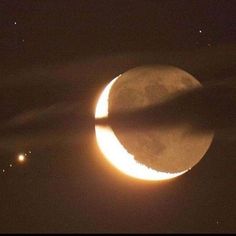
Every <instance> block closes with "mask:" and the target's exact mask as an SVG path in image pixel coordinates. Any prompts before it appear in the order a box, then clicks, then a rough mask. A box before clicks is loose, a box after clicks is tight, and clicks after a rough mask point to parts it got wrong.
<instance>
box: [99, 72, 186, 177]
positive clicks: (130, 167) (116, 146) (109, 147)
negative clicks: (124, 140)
mask: <svg viewBox="0 0 236 236" xmlns="http://www.w3.org/2000/svg"><path fill="white" fill-rule="evenodd" d="M118 78H119V76H118V77H116V78H115V79H113V80H112V81H111V82H110V83H109V84H108V85H107V86H106V88H105V89H104V90H103V92H102V94H101V96H100V97H99V100H98V102H97V106H96V111H95V118H103V117H108V99H109V92H110V90H111V87H112V85H113V84H114V83H115V81H116V80H117V79H118ZM95 132H96V138H97V143H98V146H99V148H100V150H101V151H102V153H103V154H104V157H105V158H106V159H107V160H108V161H109V162H110V163H111V164H112V165H113V166H115V167H116V168H117V169H119V170H120V171H121V172H123V173H125V174H126V175H129V176H132V177H135V178H137V179H142V180H167V179H172V178H175V177H177V176H179V175H182V174H184V173H185V172H187V171H188V170H185V171H182V172H178V173H165V172H160V171H156V170H154V169H152V168H149V167H147V166H145V165H143V164H141V163H139V162H137V161H136V160H135V157H134V156H133V155H132V154H130V153H129V152H128V151H127V150H126V149H125V147H123V146H122V144H121V143H120V142H119V140H118V139H117V137H116V136H115V134H114V132H113V130H112V129H111V128H110V127H108V126H106V127H104V126H99V125H96V126H95Z"/></svg>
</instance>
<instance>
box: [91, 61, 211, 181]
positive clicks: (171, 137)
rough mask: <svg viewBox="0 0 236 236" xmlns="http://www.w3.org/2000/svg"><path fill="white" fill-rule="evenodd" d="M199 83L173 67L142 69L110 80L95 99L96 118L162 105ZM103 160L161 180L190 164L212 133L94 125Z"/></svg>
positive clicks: (203, 150) (202, 152) (185, 128)
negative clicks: (126, 128) (113, 127)
mask: <svg viewBox="0 0 236 236" xmlns="http://www.w3.org/2000/svg"><path fill="white" fill-rule="evenodd" d="M199 86H201V84H200V82H199V81H198V80H196V79H195V78H194V77H193V76H192V75H190V74H189V73H187V72H185V71H183V70H182V69H179V68H177V67H173V66H143V67H137V68H134V69H131V70H129V71H127V72H125V73H123V74H121V75H119V76H118V77H116V78H115V79H113V80H112V81H111V82H110V83H109V84H108V85H107V86H106V87H105V89H104V90H103V92H102V94H101V95H100V97H99V99H98V102H97V106H96V111H95V118H103V117H108V116H109V112H111V113H112V112H126V111H132V110H135V109H139V108H144V107H146V106H150V105H156V104H160V103H163V102H165V101H167V100H168V99H170V98H172V97H173V96H175V95H176V94H178V93H181V92H183V91H186V90H189V89H193V88H197V87H199ZM95 132H96V139H97V143H98V146H99V148H100V150H101V151H102V153H103V154H104V157H105V158H106V159H107V160H108V161H109V162H110V163H111V164H112V165H113V166H115V167H116V168H118V169H119V170H120V171H122V172H123V173H125V174H127V175H129V176H132V177H135V178H138V179H143V180H166V179H171V178H175V177H177V176H179V175H182V174H184V173H185V172H187V171H188V170H190V169H191V168H192V167H193V166H195V165H196V164H197V163H198V162H199V161H200V160H201V159H202V158H203V156H204V155H205V153H206V152H207V150H208V148H209V147H210V145H211V142H212V139H213V136H214V132H203V133H201V132H196V131H195V132H194V130H193V129H190V127H189V125H186V124H179V125H176V126H174V127H173V126H171V127H168V126H165V127H163V128H162V127H152V128H151V129H138V127H137V129H133V130H125V129H124V130H119V129H112V128H111V127H109V126H101V125H96V126H95Z"/></svg>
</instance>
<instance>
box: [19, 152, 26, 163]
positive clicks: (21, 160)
mask: <svg viewBox="0 0 236 236" xmlns="http://www.w3.org/2000/svg"><path fill="white" fill-rule="evenodd" d="M17 159H18V161H19V162H21V163H22V162H24V161H25V155H24V154H19V155H18V158H17Z"/></svg>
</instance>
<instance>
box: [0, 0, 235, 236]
mask: <svg viewBox="0 0 236 236" xmlns="http://www.w3.org/2000/svg"><path fill="white" fill-rule="evenodd" d="M235 12H236V2H235V1H233V0H232V1H230V0H224V1H221V0H218V1H217V0H214V1H213V0H212V1H208V0H198V1H193V0H178V1H177V0H171V1H169V0H160V1H152V0H145V1H144V0H143V1H141V0H140V1H134V0H133V1H130V0H126V1H123V0H119V1H118V0H117V1H114V0H106V1H104V0H101V1H96V0H93V1H91V0H77V1H72V0H64V1H61V0H57V1H54V0H50V1H49V0H48V1H43V0H41V1H40V0H37V1H36V0H35V1H33V0H31V1H25V0H18V1H15V0H11V1H8V0H1V1H0V52H1V63H0V105H1V106H0V107H1V112H0V121H1V122H0V187H1V190H0V206H1V209H0V233H13V232H15V233H109V232H110V233H125V232H127V233H187V232H190V233H202V232H207V233H214V232H215V233H220V232H223V233H233V232H236V224H235V222H236V202H235V199H236V184H235V182H236V145H235V143H236V135H235V133H236V129H235V127H236V123H234V122H235V119H232V117H234V118H235V117H236V108H234V103H232V101H231V120H230V121H231V123H232V129H231V127H230V125H229V124H227V125H228V127H227V129H226V130H223V131H222V130H221V131H219V132H218V131H217V132H216V134H215V137H214V140H213V143H212V145H211V146H210V148H209V149H208V151H207V153H206V155H205V157H204V158H203V159H202V160H201V162H199V163H198V164H197V165H196V166H195V167H194V168H193V169H192V170H191V171H189V172H187V173H186V174H184V175H182V176H180V177H178V178H176V179H173V180H169V181H164V182H146V181H141V180H136V179H133V178H130V177H128V176H126V175H124V174H122V173H120V172H119V171H118V170H116V169H115V168H114V167H112V166H111V165H110V164H109V163H108V162H107V161H106V160H105V159H104V157H103V156H102V154H101V152H100V150H99V148H98V146H97V144H96V140H95V131H94V119H93V116H94V110H95V106H96V101H97V99H98V96H99V94H100V93H101V91H102V89H103V88H104V86H105V85H106V84H107V83H108V82H109V81H111V80H112V79H113V78H114V77H115V76H117V75H119V74H121V73H123V72H125V71H127V70H129V69H131V68H133V67H136V66H141V65H147V64H165V65H166V64H167V65H173V66H177V67H179V68H181V69H184V70H186V71H187V72H189V73H190V74H192V75H193V76H195V77H196V78H197V79H198V80H199V81H200V82H201V83H202V84H203V85H204V84H208V83H219V82H223V83H228V81H230V83H232V82H235V79H236V78H235V73H236V27H235ZM218 100H219V99H218ZM216 103H217V95H216ZM226 103H227V102H226ZM233 108H234V109H235V110H234V109H233ZM206 109H207V108H206ZM223 112H224V113H225V116H222V117H226V118H227V117H228V116H227V109H223ZM223 112H222V113H223ZM226 120H227V119H226ZM19 155H23V156H19Z"/></svg>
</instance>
